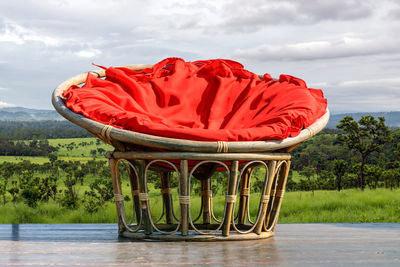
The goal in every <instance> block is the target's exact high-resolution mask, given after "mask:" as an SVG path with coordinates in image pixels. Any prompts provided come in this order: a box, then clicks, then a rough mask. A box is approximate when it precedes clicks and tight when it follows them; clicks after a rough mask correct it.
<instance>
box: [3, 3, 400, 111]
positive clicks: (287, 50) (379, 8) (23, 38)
mask: <svg viewBox="0 0 400 267" xmlns="http://www.w3.org/2000/svg"><path fill="white" fill-rule="evenodd" d="M166 57H181V58H183V59H185V60H198V59H209V58H229V59H233V60H237V61H239V62H241V63H242V64H244V65H245V67H246V68H247V69H249V70H251V71H254V72H257V73H270V74H271V75H272V76H274V77H278V76H279V75H280V74H290V75H293V76H297V77H299V78H302V79H304V80H305V81H306V82H307V85H308V86H309V87H314V88H320V89H322V90H323V91H324V93H325V96H326V97H327V99H328V104H329V107H330V110H331V112H333V113H343V112H352V111H399V110H400V1H399V0H383V1H368V0H352V1H351V0H319V1H311V0H310V1H308V0H296V1H295V0H293V1H292V0H287V1H285V0H284V1H278V0H276V1H273V0H271V1H269V0H246V1H243V0H231V1H226V0H225V1H222V0H221V1H219V0H213V1H199V0H195V1H188V0H181V1H151V0H150V1H145V0H140V1H133V0H107V1H103V0H74V1H73V0H52V1H50V0H48V1H45V0H36V1H34V0H12V1H11V0H10V1H0V107H6V106H23V107H29V108H40V109H52V106H51V103H50V98H51V93H52V91H53V89H54V88H55V87H56V86H57V85H58V84H59V83H61V82H62V81H63V80H65V79H67V78H69V77H70V76H73V75H75V74H79V73H81V72H85V71H88V70H92V69H94V68H95V67H94V66H92V65H91V63H92V62H94V63H96V64H100V65H104V66H120V65H126V64H145V63H146V64H153V63H156V62H158V61H160V60H162V59H164V58H166Z"/></svg>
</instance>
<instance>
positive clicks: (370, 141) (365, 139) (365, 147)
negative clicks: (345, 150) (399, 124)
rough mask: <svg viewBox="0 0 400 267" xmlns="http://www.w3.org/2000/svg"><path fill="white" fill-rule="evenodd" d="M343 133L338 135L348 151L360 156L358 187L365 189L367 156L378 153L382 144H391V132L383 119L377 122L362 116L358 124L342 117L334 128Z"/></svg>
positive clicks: (349, 117)
mask: <svg viewBox="0 0 400 267" xmlns="http://www.w3.org/2000/svg"><path fill="white" fill-rule="evenodd" d="M336 127H337V128H338V129H341V130H343V131H344V132H345V133H344V134H341V135H339V140H341V141H344V142H345V143H346V145H347V146H348V147H349V149H353V150H355V151H357V152H358V153H359V154H360V155H361V165H360V177H359V187H360V188H361V190H364V188H365V177H364V166H365V164H366V163H367V158H368V156H369V155H370V154H371V153H372V152H374V151H380V150H381V147H382V145H383V144H385V143H388V142H391V140H392V137H391V130H390V129H389V128H388V127H387V126H386V125H385V118H384V117H379V121H377V120H376V119H375V118H374V117H373V116H370V115H367V116H362V117H361V119H360V120H359V121H358V123H357V122H356V121H355V120H354V119H353V117H351V116H346V117H344V118H343V119H342V120H341V121H340V123H339V124H338V125H337V126H336Z"/></svg>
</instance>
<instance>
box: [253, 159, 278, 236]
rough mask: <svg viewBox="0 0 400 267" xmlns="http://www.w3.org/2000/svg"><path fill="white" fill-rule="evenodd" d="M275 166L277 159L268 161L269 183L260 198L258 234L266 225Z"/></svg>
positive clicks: (256, 228)
mask: <svg viewBox="0 0 400 267" xmlns="http://www.w3.org/2000/svg"><path fill="white" fill-rule="evenodd" d="M275 167H276V161H275V160H270V161H269V162H268V170H267V171H268V173H267V177H266V178H267V181H265V182H266V183H267V185H266V187H264V189H263V191H262V193H261V199H260V205H261V207H260V214H259V216H260V217H259V219H258V220H257V225H256V227H255V228H254V232H255V233H256V234H260V233H261V230H262V227H263V225H264V221H265V217H266V215H267V208H268V203H269V199H270V195H271V188H272V184H273V180H274V177H275Z"/></svg>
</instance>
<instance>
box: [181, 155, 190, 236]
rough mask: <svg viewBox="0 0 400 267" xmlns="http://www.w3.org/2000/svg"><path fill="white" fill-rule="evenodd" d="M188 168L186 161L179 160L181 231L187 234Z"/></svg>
mask: <svg viewBox="0 0 400 267" xmlns="http://www.w3.org/2000/svg"><path fill="white" fill-rule="evenodd" d="M189 192H190V189H189V168H188V161H187V160H181V176H180V179H179V204H180V209H181V219H180V222H181V233H182V236H187V235H188V233H189V203H190V196H189Z"/></svg>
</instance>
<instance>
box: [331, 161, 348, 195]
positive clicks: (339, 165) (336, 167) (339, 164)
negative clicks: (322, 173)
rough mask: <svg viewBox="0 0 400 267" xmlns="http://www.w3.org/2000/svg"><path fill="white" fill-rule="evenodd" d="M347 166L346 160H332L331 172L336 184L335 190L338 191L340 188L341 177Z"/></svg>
mask: <svg viewBox="0 0 400 267" xmlns="http://www.w3.org/2000/svg"><path fill="white" fill-rule="evenodd" d="M347 168H348V165H347V162H346V161H344V160H342V159H339V160H336V159H335V160H334V161H333V173H334V174H335V176H336V185H337V190H338V191H339V192H340V190H342V177H343V175H344V174H345V173H346V170H347Z"/></svg>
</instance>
